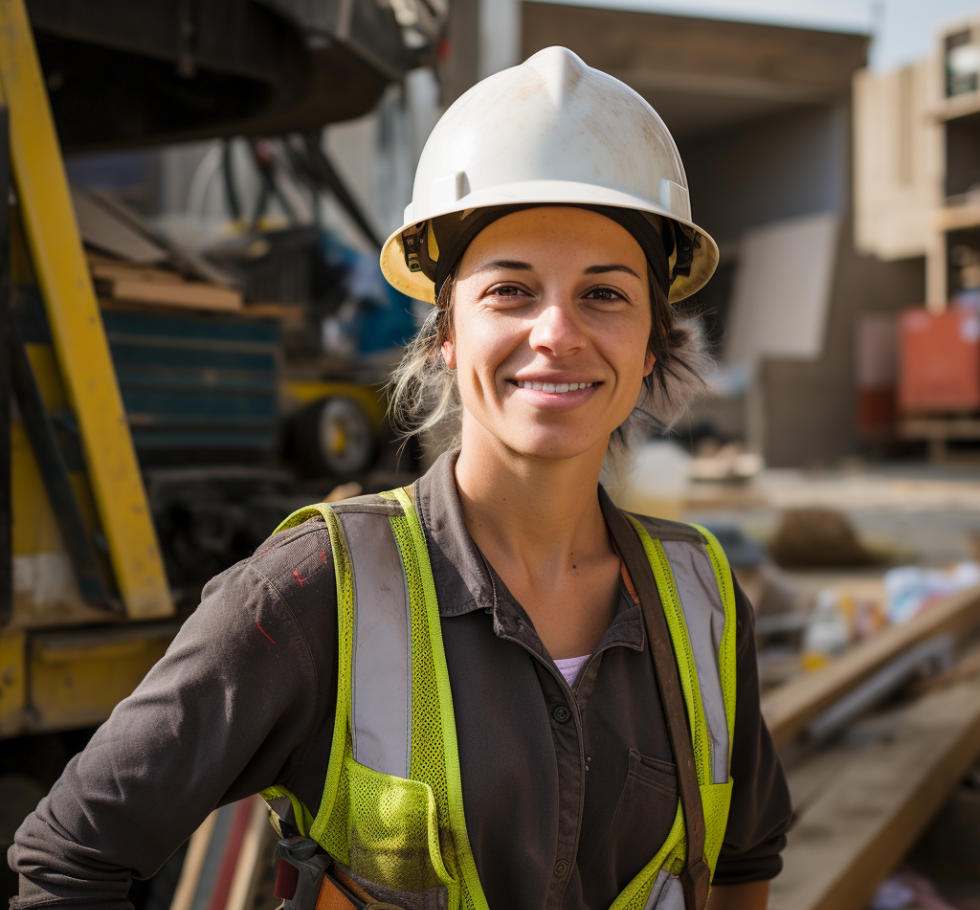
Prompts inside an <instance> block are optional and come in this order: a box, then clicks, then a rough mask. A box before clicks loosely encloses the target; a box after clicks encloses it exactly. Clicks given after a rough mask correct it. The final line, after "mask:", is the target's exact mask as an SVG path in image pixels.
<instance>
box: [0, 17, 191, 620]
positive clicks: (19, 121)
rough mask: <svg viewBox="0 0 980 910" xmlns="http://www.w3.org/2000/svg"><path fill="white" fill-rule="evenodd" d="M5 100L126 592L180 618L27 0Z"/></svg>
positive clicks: (58, 335) (24, 198)
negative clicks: (88, 260) (75, 208)
mask: <svg viewBox="0 0 980 910" xmlns="http://www.w3.org/2000/svg"><path fill="white" fill-rule="evenodd" d="M0 100H3V101H4V102H5V103H6V106H7V109H8V115H9V123H10V146H11V148H10V152H11V162H12V169H13V176H14V181H15V184H16V187H17V195H18V201H19V205H20V213H21V217H22V218H23V221H24V226H25V229H26V233H27V238H28V244H29V247H30V252H31V258H32V260H33V263H34V271H35V274H36V276H37V279H38V284H39V287H40V289H41V294H42V297H43V298H44V303H45V308H46V311H47V316H48V322H49V324H50V328H51V334H52V337H53V339H54V347H55V353H56V355H57V361H58V365H59V370H60V373H61V376H62V377H63V380H64V384H65V387H66V391H67V394H68V398H69V401H70V404H71V406H72V410H73V412H74V414H75V417H76V419H77V421H78V426H79V432H80V436H81V441H82V449H83V452H84V455H85V462H86V466H87V469H88V475H89V479H90V482H91V486H92V491H93V495H94V499H95V502H96V506H97V508H98V513H99V517H100V519H101V524H102V529H103V532H104V534H105V537H106V540H107V542H108V545H109V553H110V558H111V561H112V567H113V571H114V574H115V578H116V582H117V584H118V587H119V592H120V595H121V597H122V600H123V602H124V604H125V606H126V611H127V614H128V615H129V616H131V617H133V618H144V619H145V618H152V617H162V616H171V615H173V612H174V607H173V603H172V601H171V598H170V592H169V589H168V586H167V580H166V575H165V573H164V568H163V559H162V556H161V553H160V547H159V543H158V541H157V537H156V531H155V529H154V527H153V522H152V517H151V515H150V511H149V506H148V503H147V499H146V492H145V490H144V488H143V482H142V478H141V476H140V473H139V467H138V464H137V461H136V453H135V451H134V448H133V443H132V438H131V436H130V433H129V426H128V424H127V422H126V415H125V412H124V410H123V405H122V398H121V396H120V394H119V387H118V384H117V382H116V377H115V372H114V370H113V366H112V361H111V359H110V356H109V346H108V342H107V340H106V336H105V330H104V328H103V325H102V319H101V316H100V314H99V310H98V305H97V302H96V298H95V292H94V290H93V287H92V282H91V278H90V276H89V272H88V266H87V264H86V261H85V256H84V253H83V250H82V244H81V239H80V236H79V233H78V226H77V224H76V221H75V216H74V212H73V210H72V206H71V199H70V196H69V193H68V182H67V179H66V177H65V171H64V164H63V162H62V159H61V153H60V149H59V146H58V140H57V136H56V134H55V129H54V122H53V120H52V117H51V109H50V106H49V104H48V98H47V94H46V92H45V88H44V82H43V76H42V73H41V68H40V64H39V63H38V58H37V51H36V49H35V46H34V39H33V36H32V34H31V29H30V23H29V22H28V18H27V12H26V10H25V8H24V3H23V0H0Z"/></svg>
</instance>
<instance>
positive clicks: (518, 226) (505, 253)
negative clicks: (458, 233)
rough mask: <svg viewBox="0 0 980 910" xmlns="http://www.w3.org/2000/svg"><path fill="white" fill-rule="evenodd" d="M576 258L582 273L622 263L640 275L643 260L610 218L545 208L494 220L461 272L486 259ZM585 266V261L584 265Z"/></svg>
mask: <svg viewBox="0 0 980 910" xmlns="http://www.w3.org/2000/svg"><path fill="white" fill-rule="evenodd" d="M556 256H557V257H563V256H574V258H575V260H576V261H577V262H579V263H580V264H581V266H582V267H583V268H585V267H588V266H589V265H593V264H597V263H600V262H601V263H611V262H620V263H622V264H624V265H629V266H631V267H633V268H634V270H635V271H637V272H640V271H641V270H645V268H646V255H645V254H644V252H643V249H642V248H641V247H640V245H639V243H637V241H636V239H635V238H634V237H633V235H632V234H631V233H630V232H629V231H627V230H626V228H624V227H623V226H622V225H620V224H617V223H616V222H615V221H613V220H612V219H611V218H607V217H606V216H605V215H600V214H599V213H598V212H592V211H589V210H588V209H579V208H573V207H571V206H547V207H544V206H543V207H541V208H533V209H524V210H522V211H520V212H513V213H512V214H510V215H505V216H504V217H503V218H498V219H497V220H496V221H494V222H493V223H492V224H490V225H488V226H487V227H486V228H484V229H483V230H482V231H481V232H480V233H479V234H477V236H476V237H475V238H474V239H473V241H472V243H470V245H469V246H468V247H467V249H466V252H465V253H464V255H463V258H462V260H461V262H460V266H461V272H465V271H466V270H467V267H474V268H475V267H478V266H479V265H480V263H481V261H484V260H486V259H489V258H506V259H519V260H521V261H524V262H529V263H530V264H531V265H532V266H533V265H535V260H537V259H541V260H548V259H552V258H554V257H556ZM586 259H587V260H589V261H585V260H586Z"/></svg>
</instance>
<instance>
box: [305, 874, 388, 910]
mask: <svg viewBox="0 0 980 910" xmlns="http://www.w3.org/2000/svg"><path fill="white" fill-rule="evenodd" d="M316 910H402V908H401V907H396V906H395V905H394V904H386V903H378V902H377V901H375V900H374V898H373V897H371V895H370V894H368V893H367V891H365V890H364V889H363V888H362V887H361V886H360V885H359V884H358V883H357V882H355V881H354V879H352V878H351V877H350V876H349V875H346V874H344V872H342V871H341V870H340V869H338V868H337V866H336V865H334V866H333V867H332V868H331V869H330V870H329V871H328V872H326V873H325V874H324V876H323V882H322V884H321V885H320V894H319V895H318V896H317V900H316Z"/></svg>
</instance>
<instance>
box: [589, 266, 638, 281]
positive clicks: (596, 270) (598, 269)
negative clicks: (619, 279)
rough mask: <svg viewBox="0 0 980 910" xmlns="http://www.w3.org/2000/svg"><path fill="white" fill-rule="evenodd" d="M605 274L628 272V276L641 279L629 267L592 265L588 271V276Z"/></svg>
mask: <svg viewBox="0 0 980 910" xmlns="http://www.w3.org/2000/svg"><path fill="white" fill-rule="evenodd" d="M605 272H626V273H627V274H628V275H632V276H633V277H634V278H639V277H640V276H639V275H637V274H636V272H634V271H633V270H632V269H631V268H630V267H629V266H628V265H618V264H615V263H613V264H610V265H590V266H589V267H588V268H587V269H586V270H585V274H586V275H602V274H603V273H605Z"/></svg>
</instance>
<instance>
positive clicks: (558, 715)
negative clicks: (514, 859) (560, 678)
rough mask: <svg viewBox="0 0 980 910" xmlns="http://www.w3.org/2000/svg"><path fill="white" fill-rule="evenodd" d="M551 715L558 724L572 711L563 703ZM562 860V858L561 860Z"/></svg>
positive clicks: (563, 721) (566, 718)
mask: <svg viewBox="0 0 980 910" xmlns="http://www.w3.org/2000/svg"><path fill="white" fill-rule="evenodd" d="M551 716H552V717H553V718H554V719H555V720H557V721H558V723H560V724H566V723H568V719H569V718H570V717H571V716H572V712H571V711H569V710H568V708H566V707H565V706H564V705H559V706H558V707H557V708H555V710H554V711H552V712H551ZM562 862H564V860H562Z"/></svg>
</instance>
